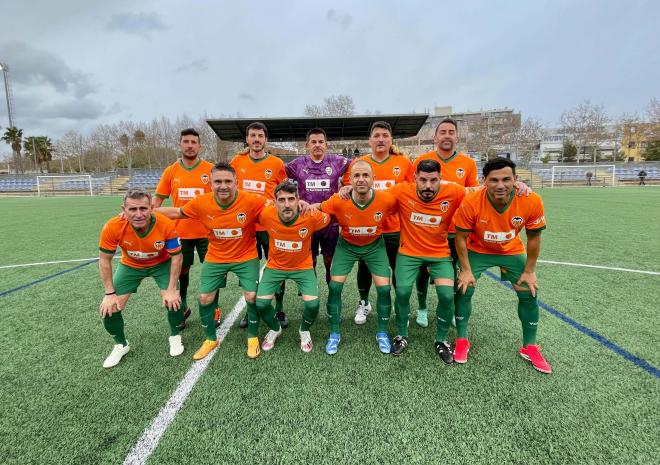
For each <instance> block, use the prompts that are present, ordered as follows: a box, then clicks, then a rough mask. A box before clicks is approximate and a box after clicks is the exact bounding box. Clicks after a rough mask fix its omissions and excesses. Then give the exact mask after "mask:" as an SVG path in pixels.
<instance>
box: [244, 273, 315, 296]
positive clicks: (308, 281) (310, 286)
mask: <svg viewBox="0 0 660 465" xmlns="http://www.w3.org/2000/svg"><path fill="white" fill-rule="evenodd" d="M287 279H290V280H291V281H295V283H296V284H297V285H298V292H300V293H301V294H302V295H315V296H317V297H318V295H319V283H318V280H317V279H316V274H315V273H314V270H313V269H311V268H310V269H308V270H295V271H286V270H275V269H273V268H268V267H266V268H265V269H264V274H263V275H262V276H261V279H260V280H259V288H258V290H257V296H260V295H273V294H275V293H276V292H277V291H279V290H280V287H281V284H282V281H286V280H287Z"/></svg>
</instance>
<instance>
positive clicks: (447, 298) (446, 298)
mask: <svg viewBox="0 0 660 465" xmlns="http://www.w3.org/2000/svg"><path fill="white" fill-rule="evenodd" d="M435 293H436V295H437V296H438V305H440V306H441V307H449V306H451V305H452V304H453V303H454V286H435Z"/></svg>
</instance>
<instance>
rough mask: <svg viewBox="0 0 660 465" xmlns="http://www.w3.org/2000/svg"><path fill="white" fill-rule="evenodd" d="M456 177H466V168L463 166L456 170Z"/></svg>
mask: <svg viewBox="0 0 660 465" xmlns="http://www.w3.org/2000/svg"><path fill="white" fill-rule="evenodd" d="M456 177H457V178H458V179H462V178H464V177H465V170H464V169H463V168H459V169H457V170H456Z"/></svg>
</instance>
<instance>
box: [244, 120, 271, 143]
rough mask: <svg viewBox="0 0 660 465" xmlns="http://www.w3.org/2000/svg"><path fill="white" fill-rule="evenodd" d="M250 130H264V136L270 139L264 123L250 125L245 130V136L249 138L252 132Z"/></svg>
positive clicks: (257, 122)
mask: <svg viewBox="0 0 660 465" xmlns="http://www.w3.org/2000/svg"><path fill="white" fill-rule="evenodd" d="M250 129H257V130H262V131H263V132H264V134H265V135H266V139H268V128H267V127H266V125H265V124H264V123H260V122H259V121H255V122H254V123H250V124H248V126H247V128H245V135H246V136H247V135H248V133H249V132H250Z"/></svg>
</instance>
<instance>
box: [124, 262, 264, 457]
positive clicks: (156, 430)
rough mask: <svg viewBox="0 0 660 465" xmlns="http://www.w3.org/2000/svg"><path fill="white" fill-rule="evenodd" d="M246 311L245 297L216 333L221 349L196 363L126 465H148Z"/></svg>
mask: <svg viewBox="0 0 660 465" xmlns="http://www.w3.org/2000/svg"><path fill="white" fill-rule="evenodd" d="M263 271H264V269H263V267H262V268H261V270H260V276H259V277H260V278H261V274H262V273H263ZM244 308H245V297H241V298H240V299H239V301H238V302H236V305H235V306H234V308H233V309H232V311H231V312H230V313H229V315H227V316H226V318H225V320H224V321H223V322H222V325H220V327H219V328H218V330H217V331H216V335H217V338H218V347H216V348H215V349H213V351H212V352H211V353H210V354H209V355H207V356H206V357H205V358H203V359H202V360H199V361H197V362H194V363H193V365H192V367H190V369H189V370H188V372H187V373H186V374H185V376H184V377H183V379H182V380H181V382H180V383H179V385H178V386H177V387H176V389H175V390H174V393H173V394H172V395H171V396H170V398H169V399H168V400H167V402H166V403H165V405H164V406H163V408H161V409H160V412H158V415H156V417H155V418H154V419H153V421H152V422H151V424H150V425H149V427H148V428H147V429H145V430H144V433H142V436H141V437H140V439H138V441H137V442H136V443H135V445H134V446H133V448H132V449H131V451H130V452H129V453H128V455H127V456H126V459H124V465H141V464H144V463H146V462H147V460H148V459H149V457H150V456H151V454H152V453H153V451H154V450H155V449H156V447H157V446H158V443H159V442H160V439H161V437H162V436H163V434H165V430H166V429H167V427H168V426H169V425H170V423H172V420H174V417H175V416H176V414H177V413H178V411H179V410H180V409H181V407H182V406H183V403H184V402H185V401H186V399H187V398H188V396H189V395H190V392H191V391H192V389H193V387H195V384H196V383H197V381H198V380H199V378H200V377H201V376H202V374H203V373H204V371H206V367H208V365H209V363H210V362H211V360H212V359H213V357H214V356H215V353H216V352H217V351H218V348H219V347H220V345H221V344H222V341H223V340H224V339H225V337H226V336H227V334H228V333H229V330H230V329H231V326H232V325H233V324H234V322H235V321H236V318H238V315H239V314H240V313H241V311H242V310H243V309H244Z"/></svg>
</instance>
